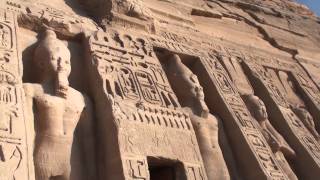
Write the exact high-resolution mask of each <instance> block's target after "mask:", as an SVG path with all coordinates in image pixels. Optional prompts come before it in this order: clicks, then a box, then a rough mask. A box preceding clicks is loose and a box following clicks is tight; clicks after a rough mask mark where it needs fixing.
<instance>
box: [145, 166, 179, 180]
mask: <svg viewBox="0 0 320 180" xmlns="http://www.w3.org/2000/svg"><path fill="white" fill-rule="evenodd" d="M149 172H150V180H175V179H176V178H175V170H174V168H173V167H170V166H158V167H157V166H152V167H149Z"/></svg>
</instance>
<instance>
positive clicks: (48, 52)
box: [34, 30, 71, 97]
mask: <svg viewBox="0 0 320 180" xmlns="http://www.w3.org/2000/svg"><path fill="white" fill-rule="evenodd" d="M34 60H35V62H36V64H37V65H38V67H39V68H40V69H41V71H42V73H43V74H42V78H43V79H42V81H49V82H51V81H54V82H53V83H55V88H56V89H55V91H56V95H58V96H61V97H66V95H67V90H68V87H69V81H68V77H69V75H70V72H71V63H70V51H69V49H68V48H67V46H66V45H65V44H64V43H63V42H62V41H61V40H59V39H58V38H57V36H56V34H55V32H54V31H52V30H47V31H46V32H45V37H44V39H43V40H42V41H41V42H40V44H39V45H38V47H37V48H36V50H35V56H34Z"/></svg>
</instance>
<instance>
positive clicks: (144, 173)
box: [125, 158, 150, 180]
mask: <svg viewBox="0 0 320 180" xmlns="http://www.w3.org/2000/svg"><path fill="white" fill-rule="evenodd" d="M125 161H126V165H127V166H126V167H127V168H128V169H127V174H128V175H129V177H128V178H129V180H148V179H150V178H149V172H148V163H147V160H146V159H145V158H140V159H137V158H128V159H125Z"/></svg>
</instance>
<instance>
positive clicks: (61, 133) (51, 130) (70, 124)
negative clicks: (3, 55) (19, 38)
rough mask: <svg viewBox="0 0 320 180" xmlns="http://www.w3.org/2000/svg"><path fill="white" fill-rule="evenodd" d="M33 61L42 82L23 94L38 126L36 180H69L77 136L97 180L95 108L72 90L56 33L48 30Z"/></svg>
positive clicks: (67, 62) (64, 49)
mask: <svg viewBox="0 0 320 180" xmlns="http://www.w3.org/2000/svg"><path fill="white" fill-rule="evenodd" d="M34 58H35V59H34V60H35V63H36V65H37V66H38V68H40V69H41V73H42V74H41V82H40V83H39V84H30V83H25V84H24V90H25V94H26V102H27V107H29V110H28V116H29V118H30V122H33V121H32V119H34V124H35V125H34V129H35V145H34V164H35V172H36V180H50V179H52V178H55V179H59V180H60V179H61V180H69V179H70V171H71V165H70V157H71V150H72V144H73V139H74V134H77V137H78V138H79V141H80V143H81V145H82V146H81V152H82V153H83V156H84V160H85V162H86V163H83V164H85V165H86V167H85V168H87V169H88V172H89V174H88V179H95V173H94V169H95V158H94V153H95V151H94V138H93V132H92V131H93V129H92V128H93V127H92V125H93V122H92V120H93V119H92V115H93V114H92V109H91V108H92V107H91V105H90V101H89V99H88V98H87V97H86V96H85V95H83V94H81V93H80V92H79V91H77V90H75V89H73V88H72V87H70V86H69V81H68V77H69V74H70V72H71V66H70V52H69V50H68V48H67V47H66V45H65V44H64V43H63V42H62V41H60V40H59V39H57V37H56V34H55V32H54V31H51V30H47V31H46V32H45V37H44V39H43V40H42V41H41V42H40V43H39V45H38V47H37V48H36V50H35V57H34ZM76 127H77V131H75V129H76ZM78 133H79V134H78Z"/></svg>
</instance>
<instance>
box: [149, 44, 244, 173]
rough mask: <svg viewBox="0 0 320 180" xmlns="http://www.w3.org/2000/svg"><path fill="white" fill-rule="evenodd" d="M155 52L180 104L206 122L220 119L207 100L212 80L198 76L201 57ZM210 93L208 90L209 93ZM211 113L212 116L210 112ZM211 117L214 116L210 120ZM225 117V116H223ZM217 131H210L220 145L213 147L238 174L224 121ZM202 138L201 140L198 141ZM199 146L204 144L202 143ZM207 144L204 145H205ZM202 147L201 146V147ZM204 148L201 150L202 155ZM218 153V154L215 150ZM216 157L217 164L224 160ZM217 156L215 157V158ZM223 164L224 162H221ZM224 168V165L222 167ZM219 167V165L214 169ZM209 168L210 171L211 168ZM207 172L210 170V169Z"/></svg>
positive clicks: (158, 50)
mask: <svg viewBox="0 0 320 180" xmlns="http://www.w3.org/2000/svg"><path fill="white" fill-rule="evenodd" d="M155 53H156V55H157V57H158V59H159V60H160V63H161V65H162V67H163V69H164V70H165V72H166V75H167V77H168V80H169V83H170V85H171V87H172V89H173V91H174V93H175V94H176V96H177V98H178V100H179V103H180V104H181V106H182V107H183V108H188V109H190V110H191V111H192V113H193V114H194V115H196V116H198V117H201V118H203V119H202V120H203V122H205V121H210V122H211V121H214V123H216V122H218V121H219V122H220V120H215V119H218V118H216V117H217V116H215V114H216V112H215V107H216V106H213V105H212V103H211V104H210V103H208V98H207V97H210V96H212V95H211V94H210V93H211V92H212V91H210V90H208V87H207V85H208V83H210V82H209V81H208V80H207V79H206V78H203V76H199V71H201V69H199V66H201V62H200V59H199V58H198V57H195V56H191V55H186V54H178V53H174V52H171V51H168V50H166V49H160V48H159V49H155ZM208 92H209V93H208ZM208 114H209V115H208ZM210 118H211V119H210ZM221 118H222V119H223V118H224V117H221ZM195 124H197V123H193V125H194V129H195V131H196V135H197V138H199V137H200V136H201V135H200V134H197V133H198V131H197V128H196V125H195ZM217 124H219V125H217V126H218V127H217V129H218V130H217V131H216V132H215V131H210V133H212V134H211V135H212V137H213V138H214V137H216V140H213V141H215V142H217V141H218V144H216V145H214V146H219V147H220V149H221V151H222V156H223V159H224V161H225V163H226V164H227V169H228V171H229V173H230V175H231V176H232V177H239V175H238V172H237V170H236V168H235V163H234V160H233V159H234V158H233V153H232V152H231V148H230V147H229V142H228V139H227V137H226V134H225V132H224V125H223V123H222V122H221V123H217ZM200 141H202V140H201V139H198V142H200ZM200 146H202V145H201V143H200ZM204 146H206V145H203V147H204ZM200 149H202V148H200ZM204 154H205V151H204V150H203V151H202V156H203V158H205V157H204ZM216 154H218V153H216ZM220 157H221V156H219V159H218V158H217V159H215V160H214V161H215V162H214V163H217V164H216V165H218V164H219V163H218V162H222V161H223V160H221V159H220ZM213 158H214V157H213ZM222 164H224V163H222ZM219 168H221V167H219ZM215 169H218V168H215ZM209 171H210V170H209ZM207 174H208V171H207Z"/></svg>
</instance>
